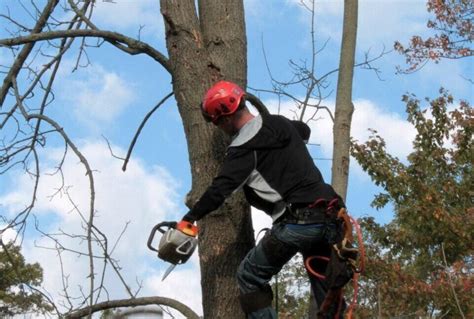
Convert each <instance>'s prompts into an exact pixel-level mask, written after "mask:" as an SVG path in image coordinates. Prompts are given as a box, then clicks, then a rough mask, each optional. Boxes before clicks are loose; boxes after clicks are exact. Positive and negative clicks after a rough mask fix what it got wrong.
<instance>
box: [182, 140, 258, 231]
mask: <svg viewBox="0 0 474 319" xmlns="http://www.w3.org/2000/svg"><path fill="white" fill-rule="evenodd" d="M254 168H255V156H254V152H253V151H250V150H244V149H235V148H230V149H229V150H228V153H227V155H226V157H225V159H224V163H223V165H222V168H221V171H220V173H219V175H217V176H216V177H215V178H214V180H213V181H212V184H211V185H210V186H209V187H208V188H207V190H206V191H205V192H204V194H203V195H202V196H201V198H200V199H199V200H198V201H197V202H196V204H195V205H194V206H193V208H191V210H190V211H189V212H188V213H187V214H186V215H184V217H183V220H186V221H190V222H194V221H197V220H199V219H201V218H203V217H204V216H206V215H207V214H208V213H210V212H212V211H213V210H216V209H217V208H219V206H220V205H222V203H224V200H225V199H226V198H227V197H228V196H229V195H231V194H232V193H233V192H234V191H236V190H238V189H239V188H240V187H242V186H243V185H244V183H245V181H246V180H247V178H248V177H249V176H250V174H251V173H252V171H253V170H254Z"/></svg>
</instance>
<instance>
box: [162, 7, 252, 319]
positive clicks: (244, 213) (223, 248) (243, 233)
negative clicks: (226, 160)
mask: <svg viewBox="0 0 474 319" xmlns="http://www.w3.org/2000/svg"><path fill="white" fill-rule="evenodd" d="M198 3H199V18H198V16H197V13H196V8H195V1H193V0H161V12H162V14H163V17H164V21H165V29H166V43H167V48H168V53H169V59H170V64H171V68H172V78H173V90H174V92H175V97H176V100H177V102H178V108H179V112H180V114H181V117H182V120H183V126H184V130H185V134H186V139H187V143H188V150H189V160H190V165H191V174H192V191H191V193H190V194H189V196H188V201H187V204H188V206H191V205H192V204H193V203H194V202H195V201H196V200H197V199H198V198H199V196H200V195H201V194H202V193H203V192H204V191H205V189H206V188H207V186H209V184H210V182H211V180H212V178H213V177H214V176H215V174H216V173H217V171H218V168H219V166H220V164H221V162H222V159H223V157H224V152H225V149H226V147H227V144H228V138H227V137H225V136H224V135H223V134H222V133H221V132H219V131H218V130H217V129H216V128H214V127H213V126H212V125H211V124H208V123H206V122H205V121H204V120H203V118H202V116H201V111H200V103H201V99H202V97H203V95H204V93H205V90H206V89H207V88H209V87H210V85H211V84H213V83H214V82H216V81H217V80H219V79H223V78H225V79H227V80H231V81H235V82H237V83H238V84H240V85H241V86H243V87H245V85H246V77H247V59H246V35H245V23H244V9H243V3H242V1H236V0H221V1H209V0H202V1H199V2H198ZM199 227H200V232H199V257H200V265H201V287H202V296H203V309H204V317H205V318H206V319H207V318H209V319H213V318H243V317H244V315H243V313H242V311H241V310H240V305H239V303H238V288H237V285H236V280H235V272H236V269H237V267H238V265H239V263H240V261H241V260H242V259H243V258H244V256H245V254H246V253H247V251H248V250H249V249H250V248H251V247H252V246H253V244H254V239H253V233H252V229H251V219H250V209H249V206H248V204H247V203H246V202H245V200H244V199H243V196H242V194H238V195H236V196H233V197H232V198H231V199H229V200H228V201H226V203H225V204H224V205H223V206H222V207H221V208H220V209H219V210H218V211H216V212H214V213H212V214H210V215H208V216H207V217H206V218H204V219H203V220H202V221H201V222H200V223H199Z"/></svg>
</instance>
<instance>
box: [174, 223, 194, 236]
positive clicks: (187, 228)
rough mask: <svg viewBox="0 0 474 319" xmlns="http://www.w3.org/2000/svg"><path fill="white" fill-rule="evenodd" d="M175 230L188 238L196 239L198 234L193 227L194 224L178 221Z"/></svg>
mask: <svg viewBox="0 0 474 319" xmlns="http://www.w3.org/2000/svg"><path fill="white" fill-rule="evenodd" d="M176 229H177V230H179V231H181V232H182V233H184V234H186V235H188V236H192V237H196V236H197V234H198V228H197V226H195V225H194V224H192V223H190V222H187V221H185V220H182V221H180V222H179V223H178V224H177V225H176Z"/></svg>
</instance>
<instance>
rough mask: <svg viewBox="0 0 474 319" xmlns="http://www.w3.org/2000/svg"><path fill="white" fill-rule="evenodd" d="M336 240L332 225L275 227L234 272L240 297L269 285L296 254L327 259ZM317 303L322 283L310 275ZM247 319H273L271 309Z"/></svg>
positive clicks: (320, 300) (254, 313)
mask: <svg viewBox="0 0 474 319" xmlns="http://www.w3.org/2000/svg"><path fill="white" fill-rule="evenodd" d="M335 239H336V225H335V224H310V225H295V224H283V223H279V224H275V225H273V227H272V229H271V230H270V231H269V232H268V233H267V234H266V235H265V237H264V238H263V239H262V240H261V241H260V242H259V243H258V244H257V245H256V246H255V247H254V248H253V249H251V250H250V251H249V253H248V254H247V256H246V257H245V258H244V260H243V261H242V262H241V264H240V266H239V269H238V271H237V280H238V284H239V288H240V291H241V294H243V295H245V294H250V293H255V292H256V291H259V290H261V289H262V287H264V286H266V285H268V283H269V282H270V280H271V278H272V277H273V276H274V275H276V274H278V272H280V270H281V268H282V267H283V266H284V265H285V264H286V263H287V262H288V261H289V260H290V259H291V258H292V257H293V256H294V255H295V254H296V253H298V252H299V253H301V254H302V255H303V258H306V257H309V256H314V255H317V256H329V253H330V249H331V244H333V243H334V241H335ZM309 277H310V280H311V288H312V290H313V293H314V295H315V297H316V302H317V303H318V305H321V303H322V301H323V300H324V297H325V295H326V290H327V289H326V287H325V286H324V283H323V282H321V281H320V280H317V279H316V278H314V277H312V276H309ZM247 318H248V319H276V318H277V315H276V312H275V310H274V309H273V308H272V307H271V305H270V306H267V307H264V308H260V309H258V310H256V311H254V312H251V313H248V314H247Z"/></svg>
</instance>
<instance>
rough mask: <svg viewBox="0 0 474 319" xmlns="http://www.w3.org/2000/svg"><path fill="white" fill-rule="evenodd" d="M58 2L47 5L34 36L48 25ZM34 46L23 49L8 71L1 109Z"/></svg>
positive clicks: (2, 89) (4, 83) (3, 87)
mask: <svg viewBox="0 0 474 319" xmlns="http://www.w3.org/2000/svg"><path fill="white" fill-rule="evenodd" d="M58 2H59V0H49V1H48V4H46V7H45V9H44V10H43V13H42V14H41V16H40V17H39V19H38V21H37V22H36V25H35V27H34V28H33V30H32V34H35V33H38V32H41V30H43V28H44V26H45V25H46V22H47V21H48V19H49V16H50V15H51V14H52V13H53V11H54V8H55V7H56V5H57V4H58ZM34 45H35V43H34V42H29V43H27V44H26V45H25V46H24V47H23V48H22V49H21V52H20V54H19V55H18V57H17V58H16V59H15V63H13V65H12V67H11V68H10V71H8V74H7V76H6V77H5V79H4V80H3V85H2V88H1V89H0V108H1V107H2V105H3V102H4V101H5V97H6V96H7V92H8V90H9V89H10V87H11V86H12V79H13V78H14V77H16V76H17V75H18V72H19V71H20V69H21V67H22V66H23V63H24V62H25V60H26V58H27V57H28V56H29V54H30V52H31V50H32V49H33V46H34ZM0 46H1V45H0Z"/></svg>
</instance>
